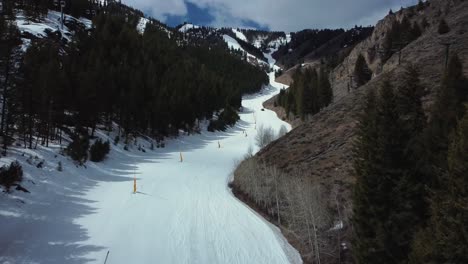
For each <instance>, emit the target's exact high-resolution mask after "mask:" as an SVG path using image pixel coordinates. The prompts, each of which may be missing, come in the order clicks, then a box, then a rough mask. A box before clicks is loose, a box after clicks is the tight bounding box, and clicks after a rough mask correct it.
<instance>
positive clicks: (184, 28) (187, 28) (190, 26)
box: [179, 24, 200, 33]
mask: <svg viewBox="0 0 468 264" xmlns="http://www.w3.org/2000/svg"><path fill="white" fill-rule="evenodd" d="M194 28H200V27H199V26H196V25H193V24H185V25H183V26H182V27H181V28H180V29H179V31H180V32H182V33H186V32H187V31H189V30H190V29H194Z"/></svg>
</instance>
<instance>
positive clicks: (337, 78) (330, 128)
mask: <svg viewBox="0 0 468 264" xmlns="http://www.w3.org/2000/svg"><path fill="white" fill-rule="evenodd" d="M429 2H430V6H429V7H426V8H425V9H424V10H422V11H418V12H414V11H415V10H410V9H405V10H403V11H402V12H403V13H404V14H411V13H413V16H412V17H411V20H412V21H421V20H422V19H423V17H426V18H427V20H428V21H430V26H429V27H428V28H427V29H426V31H425V32H424V33H423V35H422V36H421V37H420V38H418V39H417V40H415V41H413V42H411V43H409V44H408V45H407V46H405V47H404V48H403V50H402V53H403V54H404V55H403V57H402V58H403V59H402V65H401V66H398V53H394V54H393V55H392V56H391V57H390V58H389V59H388V60H387V61H386V62H385V64H384V65H383V70H382V71H378V70H377V69H379V68H380V66H379V65H378V64H379V63H378V62H377V61H378V60H379V59H376V60H377V61H374V62H372V61H370V60H368V64H369V65H370V67H371V68H372V70H373V71H374V73H375V72H376V74H374V77H373V79H372V80H371V81H370V82H369V83H367V84H366V85H364V86H361V87H353V88H352V89H351V90H350V91H348V89H347V84H348V82H349V77H348V76H349V73H350V72H353V70H354V64H355V61H356V58H357V56H358V54H360V53H362V54H366V55H365V56H366V58H367V59H368V57H367V56H368V55H367V52H368V51H369V49H370V48H372V47H373V46H374V45H376V46H378V45H379V44H380V43H382V41H383V39H384V38H383V36H384V34H385V33H386V32H387V31H388V30H389V29H390V25H391V23H392V21H394V20H395V19H398V18H399V19H401V18H402V16H403V14H400V13H396V14H395V15H391V16H387V17H386V18H385V19H383V20H382V21H380V22H379V23H378V24H377V26H376V28H375V30H374V33H373V35H372V36H371V37H369V38H368V39H366V40H364V41H363V42H361V43H360V44H358V45H357V46H356V47H355V48H354V49H353V50H352V51H351V53H350V55H349V57H348V58H346V59H345V60H344V62H343V63H342V64H340V65H339V66H338V67H336V68H335V70H334V71H333V73H332V74H331V76H330V79H331V80H332V83H333V88H334V93H335V100H334V103H332V104H331V105H330V106H328V107H327V108H325V109H323V110H322V111H321V112H320V113H318V114H316V115H314V116H312V117H311V118H310V119H309V120H306V121H305V122H304V124H303V125H300V126H298V127H297V128H295V129H293V130H292V131H291V132H290V133H288V134H287V135H286V136H284V137H283V138H280V139H278V140H277V141H275V142H273V143H272V144H270V145H269V146H267V147H266V148H265V149H263V150H262V151H260V152H259V153H258V154H257V155H256V156H255V158H254V160H255V161H256V162H257V163H259V164H262V163H263V162H265V163H266V164H267V165H269V166H275V167H277V168H278V169H280V170H281V171H282V172H284V173H285V175H286V176H285V177H286V178H287V179H288V180H289V181H294V179H296V178H298V177H299V176H298V175H301V176H300V177H299V178H301V179H302V181H301V182H302V183H303V184H305V183H307V182H312V183H313V184H312V186H320V188H321V189H322V190H323V192H322V193H323V195H324V201H326V203H327V205H328V206H329V208H332V209H331V216H330V217H332V220H333V221H335V222H338V223H340V222H341V223H343V224H342V225H343V229H342V230H341V232H340V234H339V236H337V237H333V238H332V243H333V245H335V246H334V247H333V246H332V247H330V246H327V245H329V244H327V243H328V242H329V241H325V242H323V241H322V242H323V245H324V248H323V249H322V250H324V251H325V252H334V253H333V254H331V255H330V256H329V255H327V256H326V257H324V258H325V260H324V259H322V263H337V261H338V258H339V260H340V261H341V262H342V263H343V262H346V263H352V259H351V255H350V251H349V249H350V241H351V240H352V233H351V222H350V217H351V216H352V210H353V209H352V208H353V205H352V201H351V200H352V199H351V196H352V195H351V194H352V188H353V186H354V182H355V176H356V175H355V174H354V172H353V167H352V162H353V160H352V149H353V144H354V141H355V138H356V130H357V120H358V116H359V115H360V113H361V109H362V104H363V102H364V95H365V94H366V93H367V91H368V90H371V89H372V90H377V89H378V87H380V86H381V85H382V82H383V81H384V80H387V79H389V80H391V82H392V83H394V84H395V85H397V84H398V83H399V82H400V80H399V78H398V76H401V74H402V71H403V70H404V69H403V68H404V65H408V64H410V63H411V64H413V65H414V66H415V67H416V68H417V69H418V71H419V73H420V75H421V76H422V77H423V78H422V79H421V81H422V83H423V85H424V87H425V90H426V96H425V97H424V106H425V109H428V108H429V106H430V105H431V104H432V99H433V96H434V93H435V92H436V91H437V89H438V88H439V86H440V83H441V80H442V77H443V73H444V63H445V51H446V50H445V47H444V45H441V42H444V41H447V40H449V41H451V42H453V45H451V47H450V53H451V54H458V56H459V57H460V59H461V61H462V63H463V65H464V66H465V67H464V69H465V76H468V71H467V67H466V66H467V65H468V48H467V47H468V32H467V30H466V28H467V25H468V15H467V14H468V3H467V2H466V1H450V2H449V4H447V2H446V1H439V0H433V1H429ZM447 7H448V9H447ZM439 10H442V12H443V13H446V15H445V20H446V21H447V23H448V25H449V27H450V29H451V30H450V32H449V33H447V34H443V35H441V34H439V33H438V32H437V31H438V23H439V21H440V19H441V17H440V16H438V15H437V14H438V13H439V12H438V11H439ZM245 166H248V163H244V164H243V165H242V164H241V165H240V167H239V168H238V172H237V173H241V171H242V169H243V168H244V167H245ZM297 171H300V173H299V174H298V173H297ZM286 190H288V192H292V191H291V189H288V188H286ZM248 194H249V196H250V197H255V194H251V193H248ZM284 203H285V204H287V202H284ZM253 204H255V202H254V201H253ZM283 206H285V205H283ZM269 208H270V209H265V207H264V206H263V205H262V204H260V205H259V204H257V209H259V210H261V211H263V212H265V213H270V214H271V211H273V212H275V210H274V208H275V207H273V209H271V207H269ZM283 210H285V209H283ZM298 214H299V213H298ZM282 217H283V220H282V223H283V222H284V221H286V222H287V221H288V220H289V221H291V219H292V221H296V220H295V218H293V217H290V216H289V215H287V214H284V215H282ZM275 218H276V215H275V214H273V219H275ZM333 221H332V222H333ZM284 228H285V229H289V230H290V231H291V232H292V233H293V234H292V235H289V236H288V237H289V238H290V239H291V240H290V241H295V242H297V248H299V249H300V251H301V254H302V256H303V257H304V261H305V262H306V263H313V261H314V259H313V258H312V256H313V255H311V254H312V253H311V249H310V245H309V241H308V240H307V231H306V230H304V229H298V228H295V227H294V222H293V224H291V225H290V224H287V225H286V226H284ZM291 229H292V230H291ZM328 231H329V230H328V229H324V230H322V233H319V234H320V235H322V236H328V235H327V234H329V233H328ZM337 241H340V242H339V243H338V242H337ZM340 243H343V244H342V245H341V246H338V247H337V246H336V245H339V244H340ZM336 252H341V253H340V254H338V253H336ZM322 257H323V256H322ZM328 257H330V258H328Z"/></svg>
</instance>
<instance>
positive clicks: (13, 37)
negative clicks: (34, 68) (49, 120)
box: [0, 14, 21, 154]
mask: <svg viewBox="0 0 468 264" xmlns="http://www.w3.org/2000/svg"><path fill="white" fill-rule="evenodd" d="M8 18H9V19H5V17H4V16H0V76H2V77H3V78H1V79H0V89H1V90H0V92H1V95H2V101H1V102H2V108H1V123H0V135H1V136H2V137H3V149H4V150H3V152H4V154H5V153H6V149H7V145H8V142H10V140H9V129H8V128H9V127H11V125H12V124H13V123H14V122H13V120H12V118H9V117H11V116H12V112H13V111H14V110H15V109H13V107H12V106H13V103H12V99H13V98H14V93H15V89H13V87H14V86H15V82H16V78H17V77H18V76H17V69H16V67H15V55H16V53H17V49H18V45H19V43H21V39H20V32H19V30H18V28H17V27H16V25H15V23H14V22H13V21H14V15H13V14H11V15H10V16H9V17H8ZM11 19H13V20H11Z"/></svg>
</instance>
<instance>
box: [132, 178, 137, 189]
mask: <svg viewBox="0 0 468 264" xmlns="http://www.w3.org/2000/svg"><path fill="white" fill-rule="evenodd" d="M136 191H137V187H136V176H135V177H133V193H136Z"/></svg>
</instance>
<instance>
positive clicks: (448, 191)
mask: <svg viewBox="0 0 468 264" xmlns="http://www.w3.org/2000/svg"><path fill="white" fill-rule="evenodd" d="M451 138H452V140H451V144H450V147H449V151H448V172H447V173H446V174H444V177H443V178H444V179H443V181H442V183H441V186H440V189H439V190H438V191H436V192H434V195H433V197H432V199H431V200H432V216H431V218H430V220H429V225H428V227H427V228H426V229H425V230H423V231H421V232H420V233H419V234H418V236H417V237H416V239H415V241H414V243H413V252H412V254H411V261H410V263H415V264H416V263H467V262H468V247H467V246H466V245H467V244H468V236H467V234H468V208H467V207H466V205H467V204H468V187H467V186H468V178H467V177H466V175H468V152H467V151H466V150H467V149H468V114H465V116H464V118H462V119H461V120H460V122H459V124H458V128H457V130H456V131H455V133H453V134H452V136H451Z"/></svg>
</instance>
